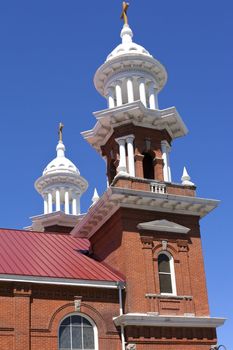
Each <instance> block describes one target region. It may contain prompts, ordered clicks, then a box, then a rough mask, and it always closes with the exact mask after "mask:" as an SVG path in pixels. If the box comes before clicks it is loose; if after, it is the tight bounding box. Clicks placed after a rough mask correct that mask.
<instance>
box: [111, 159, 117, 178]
mask: <svg viewBox="0 0 233 350" xmlns="http://www.w3.org/2000/svg"><path fill="white" fill-rule="evenodd" d="M116 174H117V171H116V166H115V160H114V159H112V160H111V162H110V165H109V183H110V184H111V183H112V182H113V180H114V178H115V176H116Z"/></svg>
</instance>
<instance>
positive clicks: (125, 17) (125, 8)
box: [121, 1, 129, 25]
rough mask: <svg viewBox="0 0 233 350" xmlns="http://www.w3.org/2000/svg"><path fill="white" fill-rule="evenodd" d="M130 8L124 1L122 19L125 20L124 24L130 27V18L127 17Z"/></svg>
mask: <svg viewBox="0 0 233 350" xmlns="http://www.w3.org/2000/svg"><path fill="white" fill-rule="evenodd" d="M128 8H129V3H128V2H125V1H123V3H122V13H121V19H123V20H124V24H125V25H128V16H127V10H128Z"/></svg>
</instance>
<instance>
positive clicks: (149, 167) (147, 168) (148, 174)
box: [143, 153, 155, 179]
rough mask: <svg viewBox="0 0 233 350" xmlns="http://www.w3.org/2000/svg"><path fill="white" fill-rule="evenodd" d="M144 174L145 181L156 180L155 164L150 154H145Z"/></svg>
mask: <svg viewBox="0 0 233 350" xmlns="http://www.w3.org/2000/svg"><path fill="white" fill-rule="evenodd" d="M143 155H144V158H143V174H144V178H145V179H154V178H155V176H154V175H155V174H154V164H153V163H154V162H153V158H152V156H151V155H150V154H149V153H143Z"/></svg>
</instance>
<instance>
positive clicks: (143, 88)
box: [138, 78, 146, 107]
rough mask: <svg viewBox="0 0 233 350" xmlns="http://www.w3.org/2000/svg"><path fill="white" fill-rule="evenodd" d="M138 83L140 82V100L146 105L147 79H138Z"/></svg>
mask: <svg viewBox="0 0 233 350" xmlns="http://www.w3.org/2000/svg"><path fill="white" fill-rule="evenodd" d="M138 83H139V96H140V100H141V101H142V103H143V104H144V106H145V107H146V84H145V79H144V78H140V79H139V80H138Z"/></svg>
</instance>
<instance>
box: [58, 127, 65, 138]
mask: <svg viewBox="0 0 233 350" xmlns="http://www.w3.org/2000/svg"><path fill="white" fill-rule="evenodd" d="M63 128H64V124H62V123H59V129H58V135H59V142H63V140H62V136H63V135H62V133H63Z"/></svg>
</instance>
